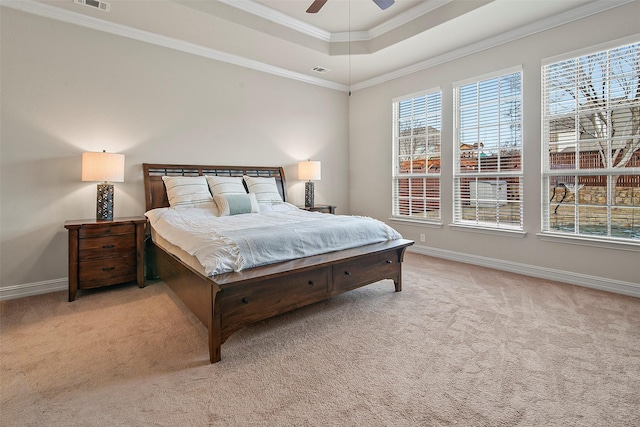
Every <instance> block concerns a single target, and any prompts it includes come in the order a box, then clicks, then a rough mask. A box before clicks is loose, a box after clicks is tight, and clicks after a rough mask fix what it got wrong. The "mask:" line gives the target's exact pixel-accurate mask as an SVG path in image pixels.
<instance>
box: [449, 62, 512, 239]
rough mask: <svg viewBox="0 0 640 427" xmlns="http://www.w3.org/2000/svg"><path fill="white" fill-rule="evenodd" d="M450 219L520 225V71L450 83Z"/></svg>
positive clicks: (498, 225) (497, 225)
mask: <svg viewBox="0 0 640 427" xmlns="http://www.w3.org/2000/svg"><path fill="white" fill-rule="evenodd" d="M454 97H455V101H454V102H455V104H454V106H455V114H454V118H455V121H456V132H455V138H454V153H455V154H454V161H455V164H454V223H455V224H462V225H470V226H479V227H489V228H508V229H516V230H522V228H523V224H522V223H523V218H522V212H523V209H522V200H523V199H522V187H523V186H522V179H523V175H522V71H521V70H520V69H518V71H515V70H508V71H504V72H501V73H496V74H495V75H490V76H486V77H484V78H482V79H480V80H474V81H470V82H465V83H459V84H457V85H454Z"/></svg>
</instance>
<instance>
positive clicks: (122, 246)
mask: <svg viewBox="0 0 640 427" xmlns="http://www.w3.org/2000/svg"><path fill="white" fill-rule="evenodd" d="M78 245H79V249H80V254H79V260H80V262H82V261H85V260H90V259H99V258H110V257H114V256H124V255H130V254H131V253H133V252H134V251H135V250H136V235H135V230H134V233H130V234H123V235H114V236H106V237H91V238H88V239H80V241H79V242H78Z"/></svg>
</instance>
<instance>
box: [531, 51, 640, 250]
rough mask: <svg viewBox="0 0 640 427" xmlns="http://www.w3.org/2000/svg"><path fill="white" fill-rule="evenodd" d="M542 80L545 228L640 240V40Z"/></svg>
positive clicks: (555, 67) (545, 70) (562, 66)
mask: <svg viewBox="0 0 640 427" xmlns="http://www.w3.org/2000/svg"><path fill="white" fill-rule="evenodd" d="M542 76H543V77H542V78H543V87H542V90H543V92H542V94H543V112H542V120H543V141H542V143H543V144H544V146H543V189H542V194H543V196H542V197H543V200H542V204H543V209H542V215H543V218H542V221H543V226H542V227H543V230H542V231H543V232H553V233H565V234H570V235H579V236H589V237H596V238H601V239H611V238H622V239H634V240H636V241H640V175H639V173H640V80H639V79H640V43H635V44H630V45H626V46H622V47H617V48H615V49H611V50H605V51H601V52H597V53H593V54H590V55H585V56H580V57H576V58H572V59H567V60H564V61H561V62H555V63H551V64H548V65H545V66H543V67H542Z"/></svg>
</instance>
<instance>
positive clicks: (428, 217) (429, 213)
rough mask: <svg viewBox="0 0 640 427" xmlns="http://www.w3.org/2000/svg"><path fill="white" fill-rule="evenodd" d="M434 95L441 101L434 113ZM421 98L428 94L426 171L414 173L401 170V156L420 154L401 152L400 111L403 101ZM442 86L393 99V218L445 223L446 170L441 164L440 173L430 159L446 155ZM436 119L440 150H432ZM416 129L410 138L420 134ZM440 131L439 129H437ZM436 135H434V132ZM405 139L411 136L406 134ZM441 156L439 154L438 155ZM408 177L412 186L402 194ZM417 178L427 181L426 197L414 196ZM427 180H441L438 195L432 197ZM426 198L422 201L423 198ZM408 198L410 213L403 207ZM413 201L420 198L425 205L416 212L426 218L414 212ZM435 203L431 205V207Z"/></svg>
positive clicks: (438, 101) (425, 119) (423, 189)
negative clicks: (431, 106) (431, 102)
mask: <svg viewBox="0 0 640 427" xmlns="http://www.w3.org/2000/svg"><path fill="white" fill-rule="evenodd" d="M430 96H437V98H438V99H437V103H438V108H437V109H436V111H435V112H433V113H432V114H431V115H430V113H429V97H430ZM420 97H425V112H424V123H425V131H424V138H425V151H424V162H425V165H424V167H425V171H424V172H413V171H410V172H408V173H400V170H401V165H400V164H401V162H402V161H401V158H402V157H403V156H409V157H416V155H415V154H413V153H411V154H409V155H407V154H401V153H400V140H401V139H403V137H402V136H401V135H400V119H401V117H400V113H399V108H400V103H401V102H404V101H411V102H412V103H413V102H414V100H416V99H418V98H420ZM442 98H443V97H442V89H441V88H440V87H434V88H430V89H426V90H421V91H418V92H414V93H411V94H408V95H404V96H400V97H396V98H393V100H392V104H391V105H392V107H391V109H392V122H393V123H392V142H393V143H392V147H393V150H392V157H393V162H392V198H391V219H392V220H400V221H410V222H414V221H415V222H420V223H424V224H441V222H442V203H441V200H442V179H441V178H442V169H441V164H440V165H439V166H440V167H438V168H437V172H436V171H435V168H431V167H429V158H430V155H432V156H433V157H434V158H435V157H437V158H438V159H441V156H442ZM414 118H415V116H414V114H413V113H412V114H411V115H410V117H408V119H409V120H413V119H414ZM434 121H435V123H437V126H439V128H440V129H439V135H438V136H437V138H438V140H439V141H438V143H437V147H438V149H437V150H436V151H432V150H430V143H429V142H430V141H429V127H430V125H429V123H430V122H431V123H433V122H434ZM413 130H414V128H413V127H411V135H410V136H409V138H412V137H413V136H415V135H416V134H414V133H413ZM436 130H438V129H436ZM432 135H434V134H432ZM404 138H407V137H406V136H405V137H404ZM436 155H437V156H436ZM417 156H418V157H420V155H417ZM410 164H411V165H412V166H413V163H412V162H411V163H410ZM405 179H408V180H409V183H408V188H407V190H406V195H401V194H400V192H401V190H400V181H401V180H405ZM413 180H423V181H422V184H421V188H422V196H421V197H416V196H414V195H413V189H412V188H411V183H412V182H413ZM427 180H429V181H432V182H435V181H437V194H436V195H435V197H434V196H433V195H432V196H429V195H428V193H429V190H428V188H427V187H428V185H427ZM435 186H436V184H431V185H430V187H431V188H432V189H433V187H435ZM420 199H422V200H420ZM403 200H404V201H405V202H406V203H407V205H406V207H405V209H408V210H409V213H408V214H402V213H401V210H402V209H403V207H402V206H403V205H402V201H403ZM413 200H418V203H417V204H418V205H420V204H421V205H422V206H421V207H420V206H419V208H418V209H419V210H418V211H416V212H415V213H417V214H422V215H424V217H420V216H419V215H414V214H413V213H414V212H413V209H414V205H413V204H412V203H413V202H412V201H413ZM434 203H437V208H435V209H434V208H433V204H434ZM429 206H431V207H429Z"/></svg>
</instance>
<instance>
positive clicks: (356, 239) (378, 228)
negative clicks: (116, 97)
mask: <svg viewBox="0 0 640 427" xmlns="http://www.w3.org/2000/svg"><path fill="white" fill-rule="evenodd" d="M145 215H146V216H147V218H149V221H150V222H151V225H152V227H153V229H154V230H155V232H156V233H158V234H159V235H160V236H161V237H163V238H164V239H166V240H167V241H168V242H170V243H172V244H174V245H176V246H178V247H180V248H181V249H183V250H184V251H186V252H187V253H189V254H191V255H193V256H195V257H196V258H197V259H198V261H199V262H200V263H201V264H202V265H203V267H204V269H205V272H206V273H207V274H208V275H210V276H211V275H214V274H220V273H225V272H230V271H240V270H242V269H245V268H251V267H257V266H260V265H265V264H271V263H275V262H280V261H286V260H290V259H295V258H301V257H306V256H311V255H317V254H320V253H326V252H332V251H337V250H342V249H347V248H353V247H357V246H362V245H366V244H369V243H378V242H383V241H386V240H393V239H399V238H401V237H402V236H400V234H399V233H398V232H397V231H395V230H394V229H393V228H391V227H389V226H388V225H386V224H384V223H383V222H381V221H378V220H375V219H373V218H366V217H356V216H347V215H330V214H322V213H318V212H308V211H305V210H302V209H298V208H297V207H295V206H293V205H290V204H288V203H284V204H279V205H274V206H273V207H261V212H260V213H249V214H242V215H234V216H225V217H217V216H216V215H215V214H214V212H213V211H211V210H210V209H206V208H189V209H172V208H161V209H153V210H151V211H148V212H147V213H146V214H145Z"/></svg>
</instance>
